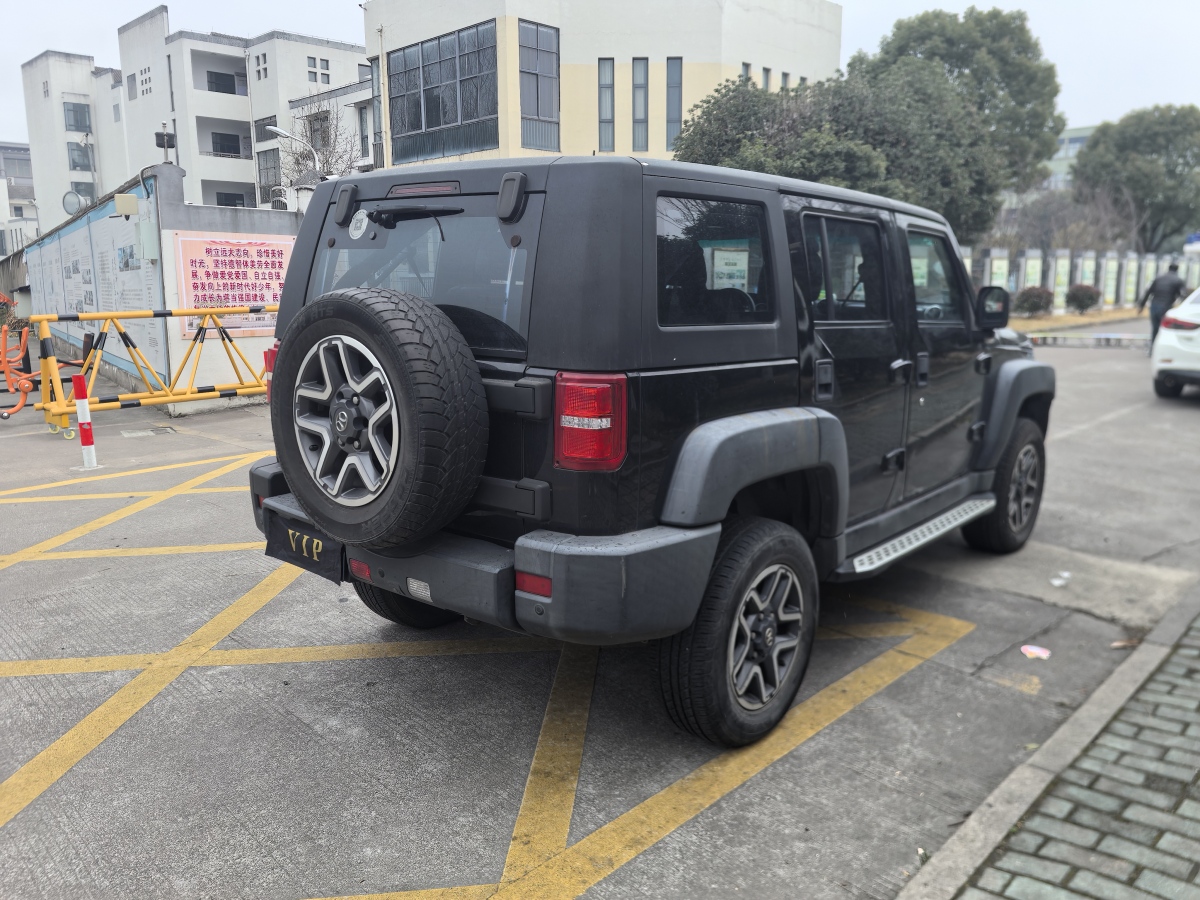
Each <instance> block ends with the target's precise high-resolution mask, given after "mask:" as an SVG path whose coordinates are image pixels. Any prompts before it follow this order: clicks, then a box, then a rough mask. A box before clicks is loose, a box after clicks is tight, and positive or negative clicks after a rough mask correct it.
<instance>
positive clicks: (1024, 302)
mask: <svg viewBox="0 0 1200 900" xmlns="http://www.w3.org/2000/svg"><path fill="white" fill-rule="evenodd" d="M1053 306H1054V292H1053V291H1051V290H1048V289H1047V288H1044V287H1036V286H1034V285H1030V286H1029V287H1027V288H1023V289H1022V290H1021V292H1020V293H1019V294H1017V298H1016V300H1014V301H1013V312H1015V313H1016V314H1017V315H1021V316H1027V317H1029V318H1033V317H1035V316H1044V315H1045V314H1046V313H1048V312H1050V309H1051V307H1053Z"/></svg>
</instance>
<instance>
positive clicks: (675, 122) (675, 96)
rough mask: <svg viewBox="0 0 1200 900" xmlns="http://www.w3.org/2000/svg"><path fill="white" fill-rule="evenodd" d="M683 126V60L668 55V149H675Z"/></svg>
mask: <svg viewBox="0 0 1200 900" xmlns="http://www.w3.org/2000/svg"><path fill="white" fill-rule="evenodd" d="M682 128H683V60H682V59H681V58H680V57H678V56H668V57H667V150H668V151H670V150H674V149H675V138H677V137H679V132H680V130H681V129H682Z"/></svg>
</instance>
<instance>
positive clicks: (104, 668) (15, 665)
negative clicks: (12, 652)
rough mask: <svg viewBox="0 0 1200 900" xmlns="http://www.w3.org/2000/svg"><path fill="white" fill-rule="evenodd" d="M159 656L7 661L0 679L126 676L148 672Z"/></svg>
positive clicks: (1, 667)
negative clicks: (96, 674)
mask: <svg viewBox="0 0 1200 900" xmlns="http://www.w3.org/2000/svg"><path fill="white" fill-rule="evenodd" d="M161 656H162V654H161V653H126V654H123V655H120V656H74V657H64V658H62V659H6V660H0V678H15V677H18V676H21V675H78V674H80V673H83V672H125V671H128V670H130V669H145V668H149V667H150V666H151V665H153V664H154V662H155V661H156V660H158V659H159V658H160V657H161Z"/></svg>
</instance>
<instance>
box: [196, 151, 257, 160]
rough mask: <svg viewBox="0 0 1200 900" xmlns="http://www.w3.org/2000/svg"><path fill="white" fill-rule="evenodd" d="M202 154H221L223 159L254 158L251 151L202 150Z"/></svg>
mask: <svg viewBox="0 0 1200 900" xmlns="http://www.w3.org/2000/svg"><path fill="white" fill-rule="evenodd" d="M200 155H201V156H219V157H220V158H221V159H253V158H254V157H253V156H251V155H250V154H249V153H218V152H217V151H215V150H201V151H200Z"/></svg>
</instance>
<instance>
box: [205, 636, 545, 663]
mask: <svg viewBox="0 0 1200 900" xmlns="http://www.w3.org/2000/svg"><path fill="white" fill-rule="evenodd" d="M557 647H558V644H555V643H554V642H552V641H543V640H539V639H537V638H519V637H514V638H488V639H484V640H477V641H466V640H464V641H394V642H390V643H378V644H325V645H321V646H316V647H259V648H252V649H245V650H242V649H238V650H209V651H208V652H207V653H205V654H204V655H203V656H202V657H200V659H198V660H197V661H196V662H195V664H194V665H197V666H254V665H266V664H271V663H302V662H329V661H331V660H348V659H392V658H395V657H407V656H467V655H471V654H481V653H532V652H537V651H545V650H554V649H556V648H557Z"/></svg>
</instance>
